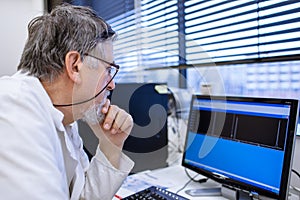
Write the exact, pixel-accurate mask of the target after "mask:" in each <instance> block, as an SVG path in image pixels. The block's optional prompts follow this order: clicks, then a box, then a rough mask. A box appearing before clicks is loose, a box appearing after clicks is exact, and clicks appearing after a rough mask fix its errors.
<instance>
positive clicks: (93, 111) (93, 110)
mask: <svg viewBox="0 0 300 200" xmlns="http://www.w3.org/2000/svg"><path fill="white" fill-rule="evenodd" d="M109 94H110V92H109V91H105V93H104V97H103V100H102V101H101V102H100V103H98V104H93V105H91V107H90V108H89V109H87V110H86V111H85V112H84V113H83V118H82V120H83V121H84V122H86V123H88V124H91V125H96V124H99V123H101V122H103V119H104V117H105V115H104V114H103V113H102V112H101V110H102V107H103V105H104V104H105V103H106V100H107V97H108V96H109Z"/></svg>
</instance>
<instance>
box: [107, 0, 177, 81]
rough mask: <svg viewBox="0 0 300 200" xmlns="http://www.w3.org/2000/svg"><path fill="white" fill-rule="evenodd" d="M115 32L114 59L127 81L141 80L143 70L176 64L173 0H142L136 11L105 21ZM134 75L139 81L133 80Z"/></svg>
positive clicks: (175, 18) (174, 0) (142, 78)
mask: <svg viewBox="0 0 300 200" xmlns="http://www.w3.org/2000/svg"><path fill="white" fill-rule="evenodd" d="M108 22H109V23H110V24H111V25H112V27H113V29H114V30H116V31H117V32H118V40H117V41H115V43H114V47H115V48H114V54H115V59H116V62H117V63H118V64H119V65H120V66H121V67H122V70H121V71H120V75H119V76H118V77H119V78H120V77H122V75H124V76H125V74H126V80H127V81H130V79H132V80H134V81H143V80H145V79H146V78H145V76H148V75H149V74H148V75H147V73H144V70H145V69H149V68H156V67H167V66H170V65H178V60H179V59H178V46H179V44H178V19H177V1H176V0H171V1H169V0H152V1H151V0H141V1H140V2H139V4H136V5H135V10H132V11H130V12H127V13H125V14H122V15H119V16H118V17H115V18H113V19H110V20H108ZM136 78H138V79H140V80H136Z"/></svg>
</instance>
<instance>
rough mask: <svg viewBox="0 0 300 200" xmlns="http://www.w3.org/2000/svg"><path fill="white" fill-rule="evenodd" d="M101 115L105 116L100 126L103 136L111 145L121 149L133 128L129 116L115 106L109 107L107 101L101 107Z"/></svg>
mask: <svg viewBox="0 0 300 200" xmlns="http://www.w3.org/2000/svg"><path fill="white" fill-rule="evenodd" d="M102 113H103V114H105V118H104V120H103V124H102V125H101V126H102V129H103V133H104V135H105V136H106V137H107V138H108V139H109V141H110V142H111V143H112V144H114V145H116V146H117V147H119V148H122V147H123V144H124V142H125V140H126V138H127V137H128V136H129V134H130V132H131V129H132V127H133V119H132V117H131V115H129V114H128V113H127V112H126V111H125V110H123V109H121V108H119V107H118V106H116V105H110V101H109V100H107V102H106V104H105V105H104V106H103V108H102Z"/></svg>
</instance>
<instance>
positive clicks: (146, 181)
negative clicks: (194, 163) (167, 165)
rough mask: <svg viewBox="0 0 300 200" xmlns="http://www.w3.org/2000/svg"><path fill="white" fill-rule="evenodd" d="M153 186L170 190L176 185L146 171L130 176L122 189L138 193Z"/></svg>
mask: <svg viewBox="0 0 300 200" xmlns="http://www.w3.org/2000/svg"><path fill="white" fill-rule="evenodd" d="M153 185H154V186H158V187H161V188H169V187H173V186H174V183H172V182H171V181H170V180H167V179H164V178H163V177H160V176H156V175H155V174H154V175H153V174H152V173H151V171H145V172H143V173H138V174H134V175H131V176H128V177H127V178H126V179H125V181H124V183H123V185H122V189H125V190H128V191H131V192H138V191H140V190H143V189H145V188H147V187H150V186H153Z"/></svg>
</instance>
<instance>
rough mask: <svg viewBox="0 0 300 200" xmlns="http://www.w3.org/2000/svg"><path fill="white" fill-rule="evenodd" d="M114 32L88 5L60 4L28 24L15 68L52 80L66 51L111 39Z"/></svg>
mask: <svg viewBox="0 0 300 200" xmlns="http://www.w3.org/2000/svg"><path fill="white" fill-rule="evenodd" d="M115 35H116V34H115V32H114V31H113V30H112V28H111V27H110V25H109V24H107V23H106V22H105V20H103V19H102V18H101V17H99V16H97V14H96V13H95V11H93V10H92V9H90V8H88V7H83V6H73V5H70V4H63V5H60V6H57V7H56V8H55V9H53V10H52V12H51V13H49V14H45V15H42V16H39V17H36V18H34V19H33V20H31V21H30V22H29V24H28V39H27V42H26V44H25V47H24V50H23V53H22V57H21V60H20V63H19V65H18V70H22V71H24V72H28V73H29V74H30V75H33V76H35V77H38V78H40V79H42V80H48V81H52V80H53V79H55V78H56V77H57V76H58V75H60V74H61V73H62V72H63V71H64V67H65V56H66V54H67V53H68V52H69V51H78V52H79V53H80V55H81V58H82V59H83V55H84V53H87V52H89V51H91V50H93V49H94V48H95V47H96V46H97V44H99V43H102V42H105V41H108V40H113V39H114V37H115Z"/></svg>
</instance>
